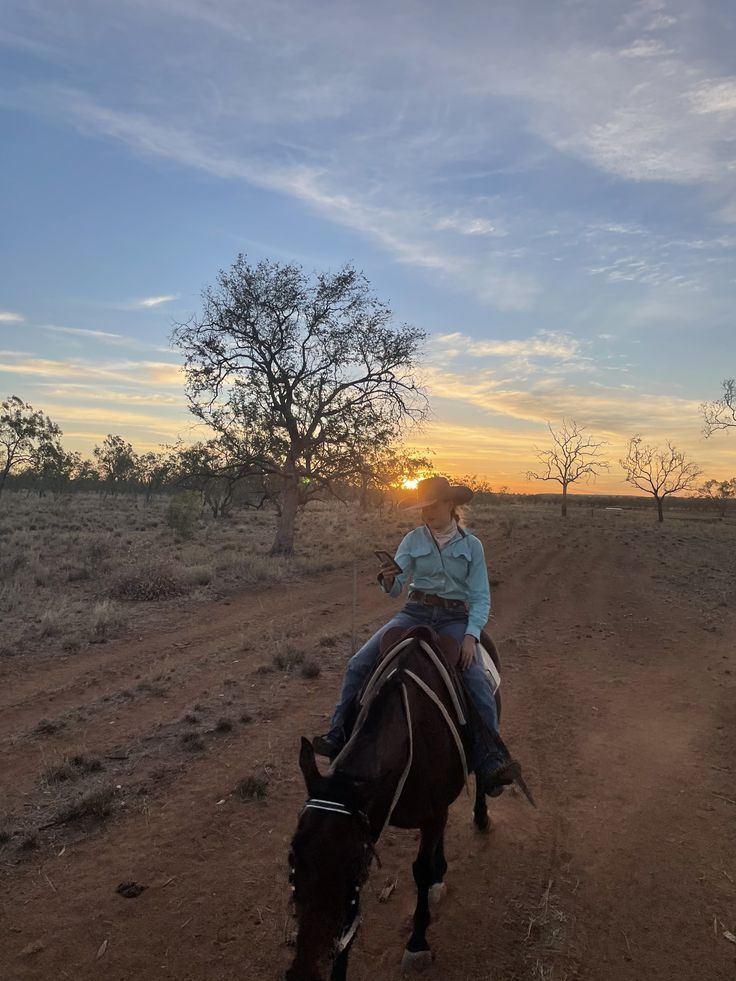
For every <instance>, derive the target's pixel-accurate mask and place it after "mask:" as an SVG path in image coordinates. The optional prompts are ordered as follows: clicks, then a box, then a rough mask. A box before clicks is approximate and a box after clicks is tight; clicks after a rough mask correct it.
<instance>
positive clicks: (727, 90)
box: [690, 78, 736, 115]
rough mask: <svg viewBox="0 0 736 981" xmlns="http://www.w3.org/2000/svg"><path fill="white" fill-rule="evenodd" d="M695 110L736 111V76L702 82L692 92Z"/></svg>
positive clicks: (707, 111)
mask: <svg viewBox="0 0 736 981" xmlns="http://www.w3.org/2000/svg"><path fill="white" fill-rule="evenodd" d="M690 102H691V104H692V108H693V112H696V113H701V114H704V115H707V114H710V113H736V78H722V79H715V80H711V79H708V80H706V81H704V82H702V83H701V84H700V85H699V86H698V88H697V89H695V91H694V92H692V93H691V94H690Z"/></svg>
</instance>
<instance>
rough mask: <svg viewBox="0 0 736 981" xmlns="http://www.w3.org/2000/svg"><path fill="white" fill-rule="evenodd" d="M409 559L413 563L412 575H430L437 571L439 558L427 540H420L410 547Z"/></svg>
mask: <svg viewBox="0 0 736 981" xmlns="http://www.w3.org/2000/svg"><path fill="white" fill-rule="evenodd" d="M410 554H411V559H412V563H413V565H414V577H415V578H417V577H424V578H426V577H427V576H431V575H434V574H436V573H437V570H438V568H439V566H440V559H439V556H438V554H437V549H436V548H435V547H434V546H433V545H431V544H429V543H428V542H427V543H425V542H420V543H419V544H417V545H414V546H413V547H412V549H411V552H410Z"/></svg>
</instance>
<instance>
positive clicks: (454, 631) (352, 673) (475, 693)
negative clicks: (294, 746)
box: [328, 603, 504, 770]
mask: <svg viewBox="0 0 736 981" xmlns="http://www.w3.org/2000/svg"><path fill="white" fill-rule="evenodd" d="M420 625H421V626H425V627H431V628H432V629H433V630H436V631H437V633H438V634H448V635H449V636H450V637H454V639H455V640H456V641H457V642H458V643H459V644H461V643H462V640H463V637H464V636H465V631H466V629H467V626H468V615H467V613H466V612H465V611H464V610H446V609H444V608H443V607H441V606H428V605H427V604H425V603H407V604H406V606H405V607H404V608H403V609H402V610H400V611H399V612H398V613H397V614H396V616H395V617H393V618H392V619H391V620H389V622H388V623H386V624H384V626H383V627H381V628H380V629H379V630H377V631H376V632H375V633H374V634H373V636H372V637H371V639H370V640H369V641H367V642H366V643H365V644H363V646H362V647H361V648H360V650H359V651H358V652H357V653H356V654H353V656H352V657H351V658H350V660H349V661H348V667H347V671H346V672H345V678H344V680H343V683H342V691H341V692H340V698H339V700H338V703H337V708H336V709H335V711H334V714H333V716H332V719H331V720H330V731H329V734H328V738H329V739H330V740H331V741H332V742H334V743H336V744H337V745H339V746H342V745H343V744H344V742H345V731H344V725H345V716H346V714H347V711H348V708H349V707H350V704H351V703H352V701H353V699H354V698H355V696H356V695H357V694H358V692H359V691H360V689H361V688H362V687H363V684H364V682H365V680H366V678H367V677H368V675H369V674H370V673H371V670H372V669H373V666H374V665H375V663H376V661H377V660H378V655H379V652H380V648H381V637H383V635H384V634H385V633H386V631H387V630H389V629H390V628H391V627H406V628H408V627H416V626H420ZM462 679H463V683H464V685H465V688H466V690H467V691H468V693H469V694H470V697H471V698H472V699H473V702H474V704H475V706H476V708H477V709H478V712H479V714H480V717H481V719H482V720H483V722H485V724H486V725H487V726H488V728H489V729H492V730H493V731H494V732H497V731H498V714H497V712H496V700H495V698H494V697H493V692H492V691H491V686H490V684H489V683H488V678H487V676H486V672H485V669H484V668H483V665H482V664H481V662H480V659H479V658H478V657H477V656H476V658H475V660H474V661H473V663H472V664H471V665H470V667H468V668H465V670H464V671H463V672H462ZM473 741H474V747H475V748H474V752H473V754H472V755H473V757H474V759H473V760H471V768H472V769H477V768H478V767H479V766H480V767H481V768H482V769H484V770H486V769H493V768H494V767H495V766H497V765H499V764H500V763H501V762H503V761H504V756H503V755H502V753H501V752H500V750H498V749H496V750H495V751H491V753H490V755H489V754H488V750H487V749H485V750H484V751H481V746H484V745H485V743H486V742H487V740H482V739H480V738H479V734H478V733H475V734H474V740H473ZM484 756H485V758H483V757H484Z"/></svg>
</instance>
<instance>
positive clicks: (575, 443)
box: [526, 419, 608, 518]
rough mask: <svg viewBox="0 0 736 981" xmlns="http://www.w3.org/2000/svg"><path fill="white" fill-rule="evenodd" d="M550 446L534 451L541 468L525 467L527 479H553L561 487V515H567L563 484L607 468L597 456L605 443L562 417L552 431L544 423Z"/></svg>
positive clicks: (605, 462) (582, 427)
mask: <svg viewBox="0 0 736 981" xmlns="http://www.w3.org/2000/svg"><path fill="white" fill-rule="evenodd" d="M547 429H549V433H550V436H551V437H552V448H551V449H549V450H542V451H538V452H537V459H538V460H539V461H540V462H541V463H542V464H543V465H544V469H543V470H540V471H539V472H537V471H536V470H529V471H528V472H527V475H526V476H527V480H553V481H555V482H556V483H558V484H559V485H560V486H561V487H562V517H563V518H566V517H567V488H568V487H569V486H570V484H574V483H576V482H577V481H578V480H593V478H594V477H596V476H597V475H598V474H599V473H600V472H601V470H608V462H607V461H606V460H603V459H601V457H600V452H601V450H602V448H603V447H604V446H605V445H606V443H605V442H603V441H602V440H599V441H596V440H594V439H593V438H592V437H591V436H589V435H586V433H585V427H584V426H579V425H578V424H577V423H576V422H575V420H574V419H571V420H570V421H569V422H567V421H566V420H565V419H563V420H562V426H561V427H560V428H559V429H558V430H557V431H555V430H554V429H553V428H552V426H551V424H550V423H549V422H548V423H547Z"/></svg>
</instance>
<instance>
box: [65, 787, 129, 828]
mask: <svg viewBox="0 0 736 981" xmlns="http://www.w3.org/2000/svg"><path fill="white" fill-rule="evenodd" d="M114 803H115V788H114V787H102V788H100V789H99V790H93V791H92V792H91V793H89V794H84V795H83V796H82V797H78V798H77V799H76V800H74V801H72V802H71V803H70V804H67V805H65V806H64V807H61V808H60V809H59V810H58V811H57V812H56V817H55V819H54V824H68V823H69V822H70V821H81V820H82V819H83V818H92V819H94V820H95V821H102V820H103V818H106V817H109V816H110V814H112V810H113V806H114Z"/></svg>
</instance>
